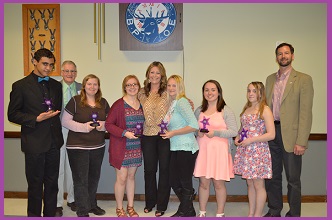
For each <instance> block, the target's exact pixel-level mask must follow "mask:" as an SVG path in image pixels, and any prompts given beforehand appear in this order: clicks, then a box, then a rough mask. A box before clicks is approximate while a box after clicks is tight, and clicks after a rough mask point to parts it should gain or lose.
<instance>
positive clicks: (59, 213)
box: [55, 207, 63, 217]
mask: <svg viewBox="0 0 332 220" xmlns="http://www.w3.org/2000/svg"><path fill="white" fill-rule="evenodd" d="M62 210H63V208H62V207H56V210H55V217H61V216H63V212H62Z"/></svg>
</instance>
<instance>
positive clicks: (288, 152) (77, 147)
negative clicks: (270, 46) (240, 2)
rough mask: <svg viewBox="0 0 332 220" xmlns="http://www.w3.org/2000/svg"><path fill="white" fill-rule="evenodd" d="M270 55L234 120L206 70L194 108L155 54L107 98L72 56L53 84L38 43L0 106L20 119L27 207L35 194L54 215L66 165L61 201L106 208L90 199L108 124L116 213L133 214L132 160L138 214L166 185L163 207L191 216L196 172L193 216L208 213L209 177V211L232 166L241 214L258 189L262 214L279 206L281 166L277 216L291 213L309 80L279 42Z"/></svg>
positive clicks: (46, 54) (255, 211) (306, 128)
mask: <svg viewBox="0 0 332 220" xmlns="http://www.w3.org/2000/svg"><path fill="white" fill-rule="evenodd" d="M275 53H276V61H277V62H278V64H279V71H278V72H277V73H274V74H272V75H270V76H269V77H268V78H267V81H266V84H265V85H266V87H264V84H263V83H262V82H251V83H249V84H248V87H247V92H246V97H247V103H246V104H245V106H244V108H243V111H242V112H241V114H240V122H241V126H240V129H239V128H238V127H237V124H236V117H235V114H234V112H233V111H232V110H231V108H229V107H228V106H227V105H226V102H225V100H224V98H223V91H222V88H221V86H220V84H219V82H218V81H216V80H208V81H207V82H205V83H204V85H203V87H202V104H201V105H200V106H199V107H198V108H196V110H195V111H194V106H193V103H192V101H191V100H190V99H189V98H187V96H186V94H185V87H184V81H183V79H182V77H181V76H179V75H172V76H170V77H169V78H167V76H166V70H165V68H164V66H163V64H162V63H161V62H157V61H155V62H152V63H151V64H150V65H149V66H148V68H147V70H146V75H145V80H144V83H143V87H142V88H141V84H140V82H139V80H138V78H137V77H136V76H135V75H128V76H126V77H125V78H124V79H123V83H122V93H123V96H122V97H121V98H119V99H118V100H117V101H115V102H114V103H113V104H112V106H109V104H108V102H107V101H106V99H104V98H103V97H102V93H101V89H100V81H99V78H98V77H97V76H96V75H93V74H89V75H87V76H86V77H85V78H84V79H83V83H82V84H79V83H77V82H75V78H76V76H77V69H76V65H75V63H74V62H72V61H65V62H64V63H63V64H62V69H61V71H62V77H63V80H62V81H61V82H57V81H56V80H54V79H52V78H49V77H48V75H49V74H50V73H51V72H52V69H53V67H54V63H55V57H54V56H53V54H52V53H51V52H50V51H49V50H47V49H40V50H38V51H36V52H35V54H34V59H33V62H34V70H33V71H32V73H31V74H30V75H29V76H27V77H25V78H24V79H21V80H19V81H17V82H15V83H14V84H13V88H12V92H11V94H10V103H9V107H8V119H9V121H11V122H14V123H17V124H20V125H21V126H22V127H21V135H22V136H21V139H22V151H23V152H24V153H25V166H26V177H27V182H28V216H41V208H42V201H44V208H43V215H44V216H62V203H63V190H60V189H61V188H62V187H63V185H64V183H63V177H62V176H63V175H64V174H66V175H67V176H66V179H67V180H70V179H71V176H72V180H73V184H71V183H70V182H69V184H67V192H68V196H67V205H68V206H69V207H70V208H71V209H72V210H73V211H76V213H77V216H82V217H83V216H89V213H94V214H95V215H104V214H105V210H103V209H102V208H100V207H99V206H98V205H97V200H96V192H97V187H98V182H99V178H100V171H101V165H102V160H103V157H104V152H105V131H107V132H108V133H109V134H110V141H109V163H110V165H111V166H113V167H114V169H115V172H116V182H115V185H114V192H115V199H116V206H117V207H116V209H115V211H116V215H117V216H118V217H127V216H130V217H138V216H139V214H138V213H137V212H136V210H135V209H134V194H135V174H136V171H137V168H138V167H139V166H141V165H142V162H143V163H144V181H145V208H144V210H143V211H144V213H149V212H151V211H152V210H153V209H154V208H156V210H155V216H156V217H160V216H163V215H164V214H165V211H166V210H167V207H168V202H169V197H170V192H171V189H172V190H173V191H174V193H175V194H176V195H177V197H178V199H179V201H180V205H179V207H178V209H177V211H176V213H174V214H173V215H172V217H191V216H192V217H193V216H196V211H195V209H194V206H193V200H194V199H195V195H196V192H195V190H194V187H193V183H192V177H193V176H194V177H198V178H199V189H198V195H199V213H198V215H197V216H199V217H205V216H206V206H207V202H208V198H209V193H210V183H211V181H212V182H213V185H214V189H215V192H216V200H217V210H216V214H215V216H216V217H224V216H225V211H224V208H225V203H226V198H227V190H226V186H225V182H226V181H230V179H231V178H234V175H235V174H237V175H241V176H242V178H244V179H246V182H247V186H248V198H249V212H248V216H250V217H251V216H255V217H259V216H262V215H263V213H262V212H263V208H264V205H265V202H266V198H268V207H269V212H268V213H267V214H266V215H265V216H266V217H271V216H280V212H281V210H282V208H283V207H282V204H283V202H282V179H281V174H282V171H283V167H284V168H285V172H286V177H287V182H288V201H289V204H290V210H289V212H288V213H287V215H286V216H300V214H301V181H300V175H301V161H302V155H303V154H304V152H305V150H306V148H307V147H308V144H307V143H308V137H309V134H310V129H311V121H312V102H313V83H312V79H311V77H310V76H308V75H306V74H304V73H300V72H297V71H295V70H294V69H293V68H292V66H291V63H292V61H293V59H294V48H293V47H292V45H290V44H288V43H282V44H280V45H279V46H278V47H277V48H276V50H275ZM50 103H51V104H50ZM60 111H61V117H60ZM61 126H62V127H63V128H61ZM61 129H62V133H63V136H62V135H61ZM234 137H235V140H234V144H235V145H236V146H237V150H236V153H235V157H234V161H233V158H232V155H231V151H230V147H231V145H232V143H233V138H234ZM63 140H65V141H66V143H65V144H64V141H63ZM63 144H64V145H65V147H62V145H63ZM61 147H62V148H61ZM64 149H66V150H64ZM60 152H61V155H60ZM60 161H63V162H60ZM68 161H69V163H68ZM59 164H60V166H59ZM65 168H66V169H67V170H68V171H67V170H65ZM158 169H159V176H157V171H158ZM68 176H69V177H68ZM58 177H59V178H58ZM58 186H59V190H58ZM72 189H73V192H74V193H72ZM57 193H58V203H57ZM125 193H126V197H127V206H126V207H124V206H123V200H124V195H125ZM42 195H44V197H43V196H42ZM73 195H74V196H73Z"/></svg>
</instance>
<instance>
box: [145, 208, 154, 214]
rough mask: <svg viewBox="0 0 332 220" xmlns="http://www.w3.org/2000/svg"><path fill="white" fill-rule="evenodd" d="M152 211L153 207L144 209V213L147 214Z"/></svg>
mask: <svg viewBox="0 0 332 220" xmlns="http://www.w3.org/2000/svg"><path fill="white" fill-rule="evenodd" d="M152 209H153V207H152V208H148V207H145V208H144V213H149V212H151V211H152Z"/></svg>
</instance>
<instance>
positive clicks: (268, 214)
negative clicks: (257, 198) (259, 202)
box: [263, 212, 281, 217]
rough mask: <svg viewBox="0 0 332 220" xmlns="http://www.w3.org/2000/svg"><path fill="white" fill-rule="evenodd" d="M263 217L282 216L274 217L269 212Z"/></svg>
mask: <svg viewBox="0 0 332 220" xmlns="http://www.w3.org/2000/svg"><path fill="white" fill-rule="evenodd" d="M263 217H281V215H280V214H279V215H273V214H271V213H269V212H268V213H266V214H265V215H264V216H263Z"/></svg>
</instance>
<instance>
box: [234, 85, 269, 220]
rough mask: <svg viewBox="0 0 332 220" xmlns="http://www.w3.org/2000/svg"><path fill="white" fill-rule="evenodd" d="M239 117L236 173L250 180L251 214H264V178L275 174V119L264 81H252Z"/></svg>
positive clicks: (248, 182) (236, 143)
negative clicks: (268, 101)
mask: <svg viewBox="0 0 332 220" xmlns="http://www.w3.org/2000/svg"><path fill="white" fill-rule="evenodd" d="M240 117H241V118H240V121H241V128H240V132H239V134H238V135H237V137H236V138H235V145H237V149H236V153H235V157H234V173H235V174H238V175H241V176H242V178H244V179H246V180H247V185H248V198H249V214H248V217H261V216H262V214H263V208H264V204H265V202H266V190H265V179H271V178H272V163H271V154H270V149H269V145H268V141H269V140H273V139H274V137H275V128H274V119H273V115H272V111H271V109H270V108H269V107H268V106H267V104H266V97H265V88H264V84H263V83H262V82H251V83H249V85H248V87H247V103H246V104H245V106H244V108H243V110H242V112H241V114H240Z"/></svg>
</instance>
